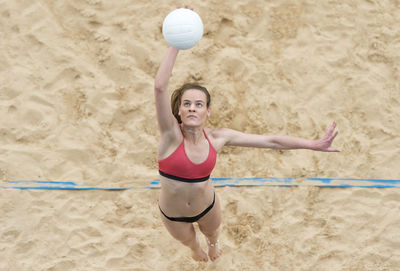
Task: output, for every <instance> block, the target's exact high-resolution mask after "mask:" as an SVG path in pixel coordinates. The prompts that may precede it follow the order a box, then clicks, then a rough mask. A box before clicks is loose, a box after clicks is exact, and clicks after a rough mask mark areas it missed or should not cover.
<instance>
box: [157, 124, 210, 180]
mask: <svg viewBox="0 0 400 271" xmlns="http://www.w3.org/2000/svg"><path fill="white" fill-rule="evenodd" d="M203 133H204V135H205V136H206V138H207V141H208V144H209V146H210V148H209V152H208V157H207V159H206V160H205V161H204V162H202V163H200V164H195V163H193V162H192V161H190V159H189V158H188V157H187V155H186V152H185V139H184V138H183V139H182V143H181V144H180V145H179V147H178V148H177V149H176V150H175V151H174V152H173V153H172V154H171V155H170V156H168V157H167V158H165V159H162V160H158V171H159V172H160V175H161V176H164V177H166V178H169V179H173V180H176V181H181V182H203V181H207V180H208V179H209V178H210V174H211V172H212V170H213V169H214V166H215V163H216V161H217V152H216V151H215V149H214V148H213V146H212V145H211V142H210V140H209V139H208V137H207V134H206V133H205V132H204V130H203Z"/></svg>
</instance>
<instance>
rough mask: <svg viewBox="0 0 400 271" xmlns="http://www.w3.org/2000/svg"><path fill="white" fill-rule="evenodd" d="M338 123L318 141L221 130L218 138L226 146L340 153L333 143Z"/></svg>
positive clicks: (334, 123)
mask: <svg viewBox="0 0 400 271" xmlns="http://www.w3.org/2000/svg"><path fill="white" fill-rule="evenodd" d="M335 128H336V122H333V123H332V124H331V125H330V126H329V127H328V129H327V131H326V133H325V135H324V137H323V138H321V139H318V140H308V139H303V138H298V137H292V136H277V135H254V134H246V133H242V132H239V131H235V130H231V129H221V130H219V131H218V134H219V135H218V137H220V138H221V137H222V138H223V139H224V143H225V144H224V145H228V146H241V147H255V148H269V149H281V150H293V149H309V150H314V151H323V152H339V150H338V149H335V148H332V147H331V146H332V142H333V140H334V139H335V137H336V136H337V135H338V131H335Z"/></svg>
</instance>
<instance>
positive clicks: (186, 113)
mask: <svg viewBox="0 0 400 271" xmlns="http://www.w3.org/2000/svg"><path fill="white" fill-rule="evenodd" d="M179 116H180V117H181V120H182V123H183V124H185V125H188V126H201V125H204V123H205V122H206V120H207V117H209V116H210V109H209V108H207V97H206V94H205V93H204V92H202V91H201V90H198V89H189V90H186V91H185V92H184V93H183V95H182V99H181V105H180V107H179Z"/></svg>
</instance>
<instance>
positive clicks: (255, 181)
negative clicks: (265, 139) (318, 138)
mask: <svg viewBox="0 0 400 271" xmlns="http://www.w3.org/2000/svg"><path fill="white" fill-rule="evenodd" d="M296 179H297V178H295V177H286V178H277V177H271V178H211V181H212V182H213V184H214V185H215V186H216V187H254V186H286V187H296V186H301V185H310V186H318V187H331V188H333V187H365V188H400V180H390V179H354V178H348V179H346V178H304V179H298V180H301V182H299V183H294V182H293V181H295V180H296ZM246 182H248V184H245V183H246ZM318 182H320V183H318ZM335 182H338V183H335ZM357 182H362V183H366V184H365V185H361V184H359V183H357ZM368 183H369V184H368ZM159 187H160V179H156V180H153V181H152V182H151V183H150V185H149V186H146V188H151V189H157V188H159Z"/></svg>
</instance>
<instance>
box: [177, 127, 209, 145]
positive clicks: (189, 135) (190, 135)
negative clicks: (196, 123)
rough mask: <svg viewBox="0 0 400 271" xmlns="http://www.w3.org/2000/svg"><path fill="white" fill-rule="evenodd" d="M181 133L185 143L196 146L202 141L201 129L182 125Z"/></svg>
mask: <svg viewBox="0 0 400 271" xmlns="http://www.w3.org/2000/svg"><path fill="white" fill-rule="evenodd" d="M182 133H183V136H184V137H185V139H186V141H189V142H191V143H193V144H197V143H198V142H200V141H201V140H203V139H204V133H203V127H188V126H184V125H182Z"/></svg>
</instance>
